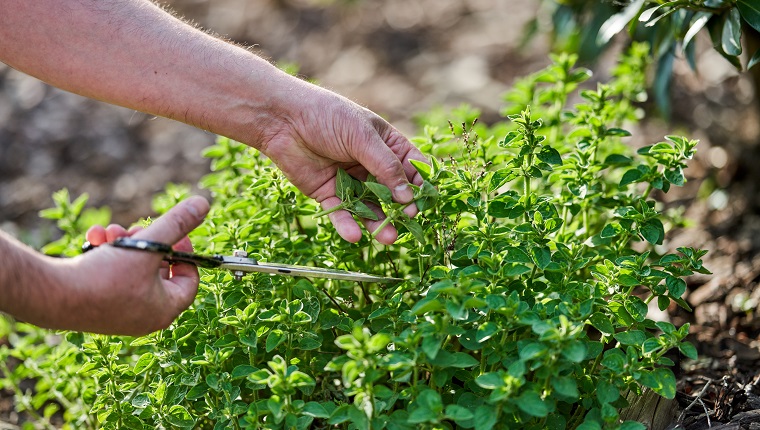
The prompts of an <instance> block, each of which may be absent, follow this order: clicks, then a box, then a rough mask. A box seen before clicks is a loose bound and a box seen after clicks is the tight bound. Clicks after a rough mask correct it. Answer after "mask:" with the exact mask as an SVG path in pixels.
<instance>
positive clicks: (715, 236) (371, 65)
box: [0, 0, 760, 430]
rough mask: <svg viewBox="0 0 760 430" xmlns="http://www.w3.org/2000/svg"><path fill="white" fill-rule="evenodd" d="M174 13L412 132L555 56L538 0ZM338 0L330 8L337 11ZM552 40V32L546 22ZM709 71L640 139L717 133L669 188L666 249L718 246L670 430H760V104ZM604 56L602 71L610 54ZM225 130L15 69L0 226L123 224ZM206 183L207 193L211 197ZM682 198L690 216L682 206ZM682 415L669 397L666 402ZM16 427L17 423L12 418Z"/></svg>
mask: <svg viewBox="0 0 760 430" xmlns="http://www.w3.org/2000/svg"><path fill="white" fill-rule="evenodd" d="M167 3H168V6H169V7H171V8H173V9H175V10H176V11H177V12H178V14H179V15H181V16H184V17H186V18H187V19H190V20H192V21H194V22H196V23H197V24H198V25H199V26H201V27H203V28H209V29H213V30H214V31H215V32H217V33H218V34H220V35H221V36H223V37H225V38H228V39H231V40H234V41H236V42H238V43H241V44H244V45H247V46H250V47H251V48H252V49H255V50H256V51H257V52H259V53H260V54H261V55H263V56H265V57H267V58H271V59H272V60H274V61H277V62H281V63H296V64H299V65H300V73H301V74H302V75H303V76H305V77H308V78H310V79H316V80H317V81H318V82H319V83H320V84H321V85H323V86H325V87H327V88H330V89H332V90H335V91H337V92H339V93H341V94H343V95H346V96H348V97H349V98H351V99H353V100H355V101H357V102H359V103H361V104H363V105H365V106H367V107H369V108H371V109H372V110H375V111H376V112H378V113H380V114H382V115H384V116H385V117H386V118H388V119H389V120H390V121H391V122H392V123H393V124H394V125H396V126H397V127H398V128H400V129H401V130H402V131H404V132H406V133H407V134H412V133H413V132H414V130H415V127H414V123H413V118H414V115H415V113H417V112H422V111H425V110H427V109H429V108H430V107H432V106H435V105H440V104H444V105H448V106H455V105H457V104H459V103H461V102H468V103H470V104H472V105H473V106H476V107H478V108H479V109H481V110H482V112H483V114H482V116H481V120H482V121H485V122H489V121H491V120H495V119H497V118H498V110H499V107H500V106H501V103H502V100H501V94H502V93H503V92H504V91H505V90H506V89H507V88H509V86H510V84H511V83H512V81H513V80H514V79H515V78H516V77H519V76H524V75H526V74H528V73H530V72H533V71H535V70H538V69H540V68H542V67H543V66H545V65H546V64H547V63H548V57H547V53H548V51H549V48H548V38H547V37H546V36H541V35H540V34H542V33H539V36H537V37H535V38H534V39H531V40H530V41H529V42H528V44H527V45H526V46H522V47H521V43H522V41H523V34H524V28H525V25H526V24H527V23H528V21H529V20H530V19H531V18H533V17H534V16H536V14H537V13H539V7H540V6H539V5H540V2H535V1H531V0H420V1H416V2H408V1H404V0H386V1H380V2H378V1H358V2H357V1H349V0H342V1H339V0H335V1H332V2H330V1H317V0H257V1H246V0H215V1H213V2H211V1H209V0H192V1H182V2H180V1H169V2H167ZM327 3H330V4H327ZM544 33H545V32H544ZM700 43H702V44H703V45H705V48H704V49H701V50H700V51H701V52H702V53H701V54H700V55H699V57H698V67H697V69H698V70H699V74H695V73H694V72H693V71H691V70H690V69H689V68H688V66H687V65H686V64H685V63H684V62H679V63H677V66H676V78H675V81H674V88H673V93H672V96H673V106H674V111H673V113H672V115H671V117H670V119H668V120H662V119H656V118H655V117H654V116H653V118H654V119H650V120H647V121H646V122H645V123H644V124H642V125H640V126H638V128H637V129H634V130H631V131H632V132H633V134H634V136H638V137H637V138H636V141H634V142H632V144H634V145H641V144H645V143H653V142H657V141H658V140H660V139H661V138H662V136H663V135H665V134H673V133H678V134H684V135H687V136H690V137H693V138H698V139H700V140H701V143H700V146H699V151H698V154H697V156H696V158H695V159H694V160H693V162H692V163H691V165H690V167H689V169H688V170H687V172H686V173H687V178H688V183H687V184H686V186H685V187H684V188H683V189H674V190H671V192H670V193H668V194H667V195H664V196H661V199H662V201H663V207H664V208H673V209H674V210H683V211H684V213H683V214H684V217H685V218H686V219H688V220H690V223H691V225H689V226H688V227H687V228H679V229H675V230H673V232H672V233H671V234H670V236H669V239H668V241H667V243H666V244H665V246H666V247H667V248H669V249H675V248H676V247H678V246H693V247H696V248H703V249H707V250H709V251H710V252H709V253H708V255H707V256H706V258H705V265H706V266H707V267H708V268H709V269H710V270H711V271H712V272H713V275H711V276H704V275H699V276H693V277H691V278H689V279H688V284H689V291H688V292H687V296H686V300H687V302H689V304H690V305H691V306H692V308H693V311H692V312H686V311H683V310H679V309H676V308H673V309H669V310H668V311H667V312H663V313H659V314H658V315H657V317H658V318H662V319H669V320H671V321H673V322H674V323H676V324H677V325H680V324H683V323H685V322H689V323H690V324H691V335H690V336H691V340H692V342H694V344H695V345H696V346H697V348H698V350H699V353H700V359H699V360H698V361H696V362H686V361H682V362H680V363H679V365H678V367H677V369H676V371H677V376H678V379H679V393H678V396H677V402H676V403H675V405H674V406H672V407H675V408H676V411H674V413H673V416H674V417H676V418H675V419H674V420H672V421H671V422H670V423H668V425H669V427H670V428H675V427H676V426H678V428H683V429H687V430H698V429H705V428H712V429H760V372H758V371H757V369H758V365H760V318H758V317H757V316H756V315H755V310H756V309H757V308H758V303H759V302H760V199H758V196H759V195H760V194H759V193H758V191H759V190H758V186H759V185H760V169H758V166H760V109H759V106H760V103H758V100H760V96H758V95H757V94H756V92H755V89H754V87H753V84H752V80H751V79H750V76H748V75H741V74H738V73H737V72H736V71H734V70H732V68H731V66H730V65H728V63H727V62H725V61H724V60H722V59H721V58H719V57H718V55H717V54H716V53H714V52H713V51H712V50H711V49H709V46H707V45H709V43H708V42H707V41H701V42H700ZM608 57H610V58H614V56H605V57H603V59H602V61H601V62H600V63H599V64H597V65H595V66H593V68H594V70H595V73H596V75H597V76H600V77H601V78H600V79H601V80H603V79H604V78H603V77H604V75H605V70H606V69H607V66H608V65H609V58H608ZM213 140H214V136H212V135H210V134H209V133H206V132H203V131H199V130H197V129H194V128H192V127H189V126H185V125H182V124H179V123H175V122H172V121H169V120H166V119H163V118H153V117H150V116H147V115H144V114H141V113H137V112H134V111H130V110H127V109H122V108H118V107H114V106H109V105H105V104H102V103H99V102H95V101H92V100H88V99H84V98H82V97H79V96H76V95H73V94H69V93H66V92H63V91H61V90H58V89H55V88H52V87H49V86H47V85H45V84H43V83H41V82H39V81H37V80H36V79H34V78H31V77H28V76H26V75H24V74H22V73H20V72H17V71H15V70H13V69H11V68H9V67H6V66H3V65H2V63H0V228H2V229H3V230H6V231H9V232H11V233H12V234H15V235H17V236H18V237H20V238H21V239H22V240H24V241H26V242H28V243H30V244H32V245H33V246H40V245H41V244H44V243H46V242H47V241H49V240H51V239H54V238H55V235H56V230H55V227H54V226H53V225H52V223H50V222H47V221H46V220H42V219H40V218H39V217H38V215H37V213H38V211H39V210H41V209H44V208H47V207H50V206H51V205H52V200H51V198H50V196H51V194H52V193H53V192H54V191H56V190H58V189H60V188H63V187H66V188H68V189H69V190H70V192H71V193H72V195H79V194H81V193H88V194H89V196H90V204H91V205H93V206H102V205H108V206H109V207H111V208H112V210H113V220H114V222H117V223H120V224H129V223H132V222H134V221H136V220H137V219H138V218H140V217H144V216H148V215H151V209H150V207H151V196H152V195H153V194H155V193H156V192H158V191H160V190H161V189H163V187H164V185H165V183H167V182H183V183H189V184H194V183H196V182H197V180H198V179H199V178H200V177H201V176H202V175H203V174H205V173H206V172H207V171H208V162H207V161H206V160H204V159H203V158H201V157H200V155H199V153H200V151H201V149H202V148H204V147H205V146H207V145H209V144H210V143H212V142H213ZM199 192H202V191H199ZM679 208H681V209H679ZM668 407H671V406H668ZM18 419H19V417H18V416H17V415H16V414H15V413H14V412H13V403H12V399H11V398H10V397H8V393H2V392H0V429H5V428H6V427H7V428H16V427H14V426H13V425H12V424H15V423H17V422H18ZM4 426H5V427H4Z"/></svg>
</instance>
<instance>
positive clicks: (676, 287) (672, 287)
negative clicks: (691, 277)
mask: <svg viewBox="0 0 760 430" xmlns="http://www.w3.org/2000/svg"><path fill="white" fill-rule="evenodd" d="M665 285H667V287H668V292H669V293H670V295H671V296H673V297H681V296H682V295H683V293H685V292H686V281H684V280H683V279H681V278H676V277H675V276H668V277H667V278H665Z"/></svg>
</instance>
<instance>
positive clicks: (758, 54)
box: [747, 49, 760, 70]
mask: <svg viewBox="0 0 760 430" xmlns="http://www.w3.org/2000/svg"><path fill="white" fill-rule="evenodd" d="M757 63H760V49H758V50H757V51H755V54H754V55H753V56H752V58H750V59H749V62H748V63H747V70H749V69H751V68H753V67H755V66H756V65H757Z"/></svg>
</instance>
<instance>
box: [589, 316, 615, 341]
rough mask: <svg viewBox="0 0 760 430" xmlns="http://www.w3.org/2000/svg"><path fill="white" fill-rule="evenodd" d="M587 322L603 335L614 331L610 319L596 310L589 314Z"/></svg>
mask: <svg viewBox="0 0 760 430" xmlns="http://www.w3.org/2000/svg"><path fill="white" fill-rule="evenodd" d="M589 322H590V323H591V325H592V326H594V328H595V329H597V330H599V331H600V332H602V334H604V335H605V336H609V335H611V334H613V333H615V327H614V326H613V325H612V322H610V319H609V318H607V316H606V315H604V314H603V313H600V312H597V313H595V314H593V315H591V318H589Z"/></svg>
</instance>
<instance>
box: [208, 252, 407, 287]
mask: <svg viewBox="0 0 760 430" xmlns="http://www.w3.org/2000/svg"><path fill="white" fill-rule="evenodd" d="M224 260H225V261H224V263H222V265H221V266H220V268H222V269H227V270H232V271H241V272H261V273H271V274H274V275H285V276H303V277H306V278H326V279H343V280H348V281H360V282H381V283H390V282H399V281H402V279H399V278H389V277H384V276H375V275H368V274H366V273H359V272H350V271H348V270H337V269H327V268H323V267H311V266H298V265H293V264H278V263H260V262H254V261H253V260H250V259H247V258H236V257H225V258H224Z"/></svg>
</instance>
